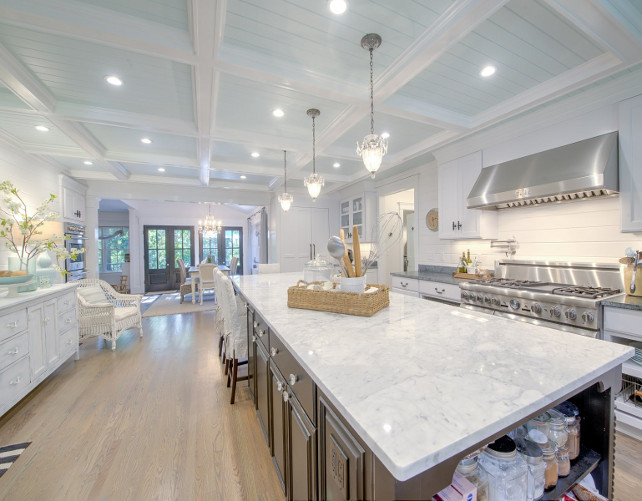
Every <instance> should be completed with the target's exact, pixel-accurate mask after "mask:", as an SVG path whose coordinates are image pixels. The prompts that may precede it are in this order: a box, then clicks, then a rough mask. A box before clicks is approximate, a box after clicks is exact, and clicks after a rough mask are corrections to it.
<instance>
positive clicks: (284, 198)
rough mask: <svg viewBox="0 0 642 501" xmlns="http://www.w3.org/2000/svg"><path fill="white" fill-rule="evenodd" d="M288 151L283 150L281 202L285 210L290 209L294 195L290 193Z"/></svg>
mask: <svg viewBox="0 0 642 501" xmlns="http://www.w3.org/2000/svg"><path fill="white" fill-rule="evenodd" d="M286 155H287V152H286V151H285V150H283V193H281V194H280V195H279V203H280V204H281V209H283V211H284V212H287V211H289V210H290V206H291V205H292V202H293V201H294V197H293V196H292V195H290V194H289V193H288V170H287V166H286Z"/></svg>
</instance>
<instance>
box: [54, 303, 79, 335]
mask: <svg viewBox="0 0 642 501" xmlns="http://www.w3.org/2000/svg"><path fill="white" fill-rule="evenodd" d="M74 325H76V309H75V308H74V309H71V310H69V311H65V312H63V313H61V314H59V315H58V333H59V334H60V333H63V332H65V331H66V330H69V328H70V327H73V326H74Z"/></svg>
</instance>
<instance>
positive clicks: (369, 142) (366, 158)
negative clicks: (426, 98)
mask: <svg viewBox="0 0 642 501" xmlns="http://www.w3.org/2000/svg"><path fill="white" fill-rule="evenodd" d="M380 45H381V37H380V36H379V35H377V34H376V33H370V34H368V35H365V36H364V37H363V38H362V39H361V47H363V48H364V49H367V50H368V51H369V52H370V134H368V135H367V136H366V137H364V138H363V142H362V143H361V144H359V143H358V142H357V155H359V156H361V159H362V160H363V164H364V165H365V166H366V169H368V172H370V175H371V176H372V177H373V178H374V177H375V172H377V170H378V169H379V167H380V166H381V161H382V160H383V156H384V155H385V154H386V152H387V151H388V141H387V140H386V139H385V138H384V137H383V136H377V135H376V134H375V133H374V86H373V82H372V53H373V52H374V50H375V49H376V48H377V47H379V46H380Z"/></svg>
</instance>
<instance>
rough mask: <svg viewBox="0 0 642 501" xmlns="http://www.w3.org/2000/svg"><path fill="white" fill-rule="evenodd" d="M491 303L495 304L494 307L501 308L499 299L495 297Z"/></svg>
mask: <svg viewBox="0 0 642 501" xmlns="http://www.w3.org/2000/svg"><path fill="white" fill-rule="evenodd" d="M491 303H492V304H493V306H499V299H497V298H496V297H494V298H493V300H492V301H491Z"/></svg>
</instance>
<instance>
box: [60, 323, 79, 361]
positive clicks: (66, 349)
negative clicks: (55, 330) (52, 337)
mask: <svg viewBox="0 0 642 501" xmlns="http://www.w3.org/2000/svg"><path fill="white" fill-rule="evenodd" d="M77 348H78V331H77V330H76V329H69V330H68V331H67V332H64V333H63V334H61V336H60V358H61V360H62V359H65V358H67V357H68V356H69V355H70V354H71V353H73V352H74V351H76V349H77Z"/></svg>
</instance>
